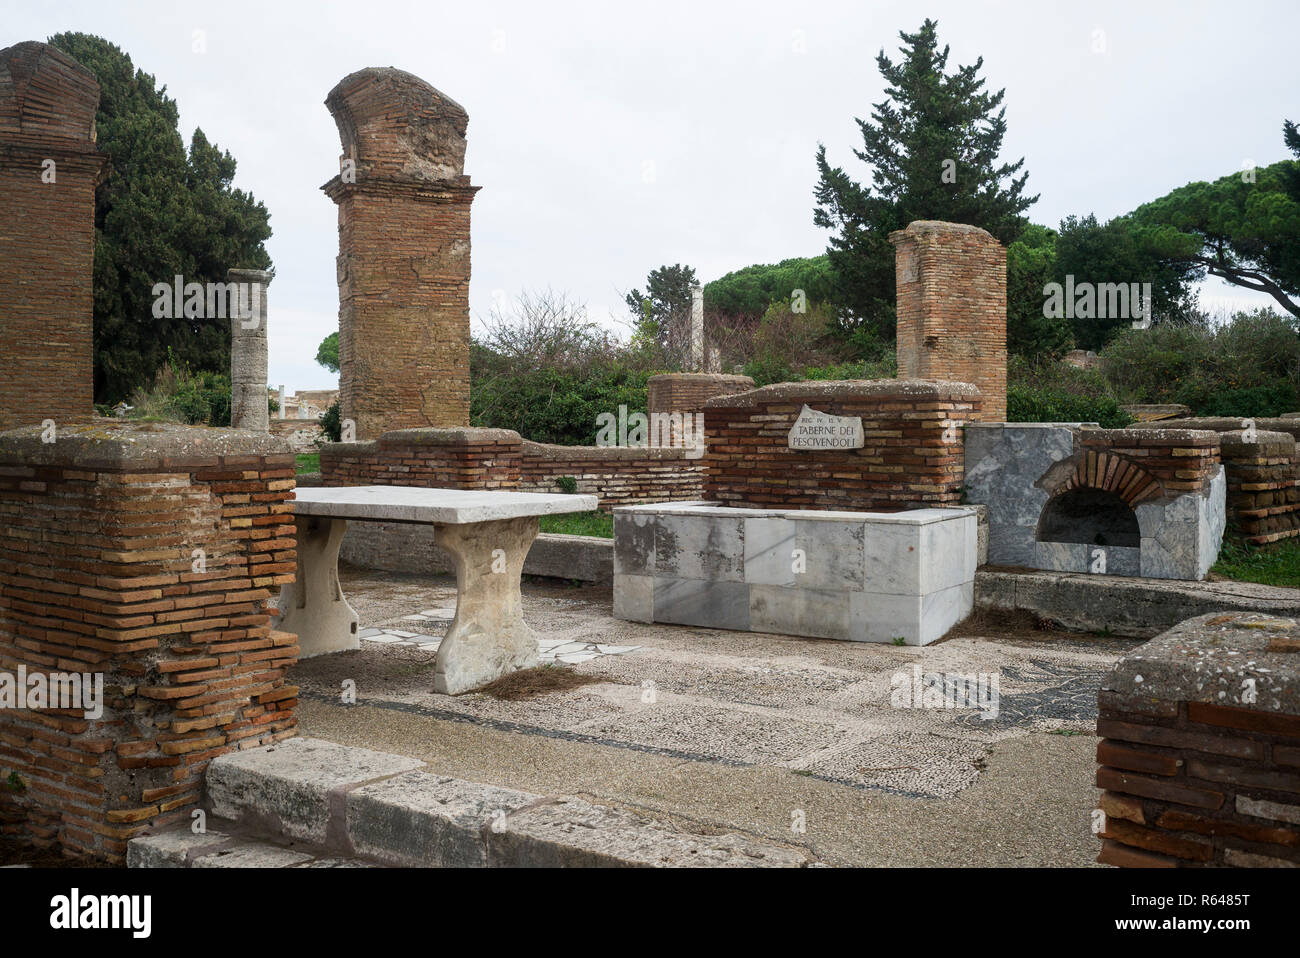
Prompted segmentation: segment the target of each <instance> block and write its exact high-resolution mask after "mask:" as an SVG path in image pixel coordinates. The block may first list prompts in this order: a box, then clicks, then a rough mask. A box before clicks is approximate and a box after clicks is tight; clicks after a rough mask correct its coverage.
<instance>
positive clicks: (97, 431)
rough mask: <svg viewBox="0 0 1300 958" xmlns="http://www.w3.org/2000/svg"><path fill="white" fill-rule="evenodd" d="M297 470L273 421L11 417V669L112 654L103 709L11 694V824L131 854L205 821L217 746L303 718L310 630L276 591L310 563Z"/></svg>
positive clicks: (105, 853)
mask: <svg viewBox="0 0 1300 958" xmlns="http://www.w3.org/2000/svg"><path fill="white" fill-rule="evenodd" d="M293 489H294V458H293V455H292V453H290V452H289V451H288V449H287V447H286V446H285V445H284V444H283V442H281V441H280V440H277V439H274V438H272V437H269V436H265V435H262V436H257V435H254V434H252V433H248V432H240V431H234V430H221V429H206V428H199V427H185V426H170V425H158V424H127V423H122V422H118V421H116V420H101V421H98V422H95V423H91V424H87V425H83V426H74V427H69V428H67V429H63V430H60V431H59V433H58V436H57V438H56V441H55V442H52V443H45V442H43V441H42V438H41V430H40V428H39V427H28V428H24V429H19V430H14V431H10V432H8V433H4V434H2V435H0V670H3V671H6V672H11V673H12V672H15V671H16V670H17V669H18V668H19V667H20V666H25V667H26V669H27V670H28V672H29V673H33V672H78V673H102V675H103V691H104V702H103V714H102V716H100V717H98V718H92V717H86V716H85V715H84V714H83V712H82V711H80V710H72V711H67V710H64V711H58V710H52V709H32V710H10V709H6V710H3V711H0V779H5V780H6V781H7V782H9V787H8V788H6V789H4V790H2V791H0V829H2V830H3V834H4V835H5V836H6V837H12V838H16V839H21V840H27V841H31V842H33V843H35V844H38V845H43V846H58V847H59V848H61V849H62V851H63V852H64V853H65V854H68V855H72V856H89V857H93V858H98V859H103V860H107V861H112V862H120V861H122V860H123V857H124V855H125V853H126V843H127V841H128V840H129V839H130V838H132V837H134V836H135V835H138V834H141V833H142V832H143V831H144V830H146V829H149V828H155V827H161V826H165V825H167V824H169V823H175V822H180V821H188V819H189V814H190V811H191V810H192V809H193V808H194V807H195V805H196V804H197V802H198V800H199V789H200V784H201V781H202V774H203V770H204V768H205V767H206V765H207V763H208V762H209V761H210V760H211V759H212V758H213V757H215V756H217V755H221V754H223V753H225V752H229V751H235V750H238V749H243V748H250V747H254V746H258V745H266V744H270V743H272V742H276V741H279V740H280V739H283V738H285V737H287V736H292V735H293V734H295V729H296V718H295V716H294V707H295V705H296V703H297V689H296V688H295V687H293V686H292V685H287V684H286V683H285V680H284V676H285V670H286V669H287V668H288V667H289V666H290V665H292V664H293V663H294V662H295V661H296V658H297V639H296V637H295V636H293V635H290V634H287V633H284V632H281V631H278V630H277V629H276V628H275V622H274V620H273V618H272V610H271V599H272V595H273V593H274V592H276V591H277V590H278V589H279V587H280V586H281V585H283V584H284V583H286V582H289V581H292V579H293V575H294V570H295V566H296V556H297V553H296V542H295V538H294V525H293V520H292V516H291V512H290V510H291V508H292V506H291V502H290V500H291V499H292V497H293ZM196 550H201V552H197V551H196ZM11 776H12V777H11Z"/></svg>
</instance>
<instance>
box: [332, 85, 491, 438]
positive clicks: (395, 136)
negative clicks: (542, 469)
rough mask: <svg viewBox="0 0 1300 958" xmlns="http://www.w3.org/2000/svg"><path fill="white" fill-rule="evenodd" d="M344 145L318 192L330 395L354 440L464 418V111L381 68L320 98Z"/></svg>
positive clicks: (467, 194) (467, 190) (467, 196)
mask: <svg viewBox="0 0 1300 958" xmlns="http://www.w3.org/2000/svg"><path fill="white" fill-rule="evenodd" d="M325 105H326V106H327V107H329V110H330V113H331V114H332V115H333V116H334V121H335V123H337V124H338V129H339V138H340V139H341V140H342V143H343V156H342V162H341V167H340V172H339V175H338V176H336V177H335V178H334V179H332V180H330V181H329V182H328V183H326V184H325V185H324V186H323V187H322V189H323V190H324V191H325V193H326V194H327V195H328V196H329V197H330V199H332V200H334V202H335V203H337V204H338V207H339V258H338V281H339V393H340V400H341V405H342V414H343V418H344V419H351V420H353V421H354V422H355V424H356V438H357V439H358V440H367V439H377V438H378V437H379V436H380V435H382V434H383V433H384V432H387V431H389V430H393V429H403V428H419V427H430V426H433V427H463V426H468V425H469V276H470V232H469V227H470V223H469V209H470V203H471V202H472V201H473V199H474V194H475V192H477V190H478V187H476V186H471V185H470V182H469V177H468V176H465V175H464V174H463V170H464V163H465V131H466V128H467V126H468V124H469V117H468V115H467V114H466V113H465V110H464V109H463V108H462V107H461V106H460V105H459V104H457V103H456V102H455V101H453V100H451V99H450V98H449V97H447V96H445V95H443V94H442V93H439V92H438V91H437V90H435V89H434V88H433V87H431V86H430V85H429V84H427V83H425V82H424V81H423V80H421V79H420V78H419V77H415V76H412V75H411V74H409V73H405V72H403V71H401V70H394V69H392V68H382V69H381V68H371V69H366V70H360V71H358V72H356V73H353V74H351V75H349V76H347V77H345V78H344V79H343V80H342V81H341V82H340V83H339V85H338V86H336V87H335V88H334V89H333V90H331V91H330V94H329V97H328V98H327V99H326V101H325Z"/></svg>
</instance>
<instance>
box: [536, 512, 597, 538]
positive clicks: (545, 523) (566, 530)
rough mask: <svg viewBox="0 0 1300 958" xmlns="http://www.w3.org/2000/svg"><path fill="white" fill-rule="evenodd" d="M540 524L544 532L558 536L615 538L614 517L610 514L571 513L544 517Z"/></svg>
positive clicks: (539, 521)
mask: <svg viewBox="0 0 1300 958" xmlns="http://www.w3.org/2000/svg"><path fill="white" fill-rule="evenodd" d="M538 523H539V525H540V526H541V531H542V532H551V533H555V534H557V535H566V536H598V537H599V538H601V539H612V538H614V515H613V513H610V512H599V511H597V512H569V513H565V514H564V515H559V516H542V517H541V518H540V519H539V520H538Z"/></svg>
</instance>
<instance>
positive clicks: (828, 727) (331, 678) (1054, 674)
mask: <svg viewBox="0 0 1300 958" xmlns="http://www.w3.org/2000/svg"><path fill="white" fill-rule="evenodd" d="M344 589H345V592H346V593H347V594H348V596H349V600H350V601H351V602H352V603H353V607H354V608H356V609H357V611H358V613H359V614H360V615H361V617H362V622H363V624H364V623H373V626H372V627H371V628H368V629H366V630H365V631H364V632H363V633H362V638H363V642H362V651H361V653H360V658H349V659H342V658H339V659H337V660H334V659H335V658H336V657H330V656H324V657H321V658H320V659H314V660H310V661H308V662H306V663H304V664H303V665H301V666H299V667H298V669H297V670H296V671H297V673H298V674H297V675H296V677H295V678H296V681H298V682H299V683H300V684H301V685H302V686H303V694H304V696H306V697H311V696H312V695H313V694H320V695H321V696H323V697H324V696H328V697H331V698H333V697H334V693H333V689H334V688H336V687H337V684H338V681H340V680H341V678H342V677H349V678H352V679H354V680H355V682H356V688H357V696H358V701H359V702H360V703H362V704H367V705H373V706H376V707H378V708H381V709H389V708H391V709H394V710H398V711H406V712H411V711H415V712H418V713H421V714H427V715H429V716H430V717H432V718H438V719H444V720H447V719H450V720H453V721H456V722H468V723H473V724H478V725H483V726H485V727H488V728H495V729H500V730H504V731H509V732H512V733H519V734H523V735H527V736H542V737H546V738H551V739H562V740H566V741H572V742H581V743H587V744H591V745H597V746H602V747H607V748H616V749H632V750H635V751H638V752H646V753H652V754H656V755H663V756H668V757H676V758H680V759H683V760H686V761H690V762H705V763H717V764H721V765H728V766H758V767H763V766H766V767H773V768H781V769H787V770H789V771H792V772H796V773H797V774H800V775H807V776H811V777H815V778H819V779H822V780H825V781H829V782H835V783H839V784H843V785H848V786H852V787H855V788H860V789H869V790H879V791H882V792H889V793H893V794H896V795H903V796H910V797H917V798H931V799H934V798H938V799H945V798H951V797H953V796H955V795H957V794H959V793H960V792H962V791H964V790H965V789H967V788H969V787H970V786H971V785H972V784H974V783H975V782H976V781H977V780H978V779H979V777H980V775H981V773H982V771H983V769H984V768H985V766H986V762H987V759H988V757H989V755H990V753H992V752H993V751H994V750H995V749H997V748H998V747H999V744H1000V743H1003V742H1006V741H1007V740H1009V739H1014V738H1020V737H1023V736H1026V735H1030V734H1035V733H1040V734H1041V733H1050V734H1054V735H1063V736H1077V735H1092V734H1093V733H1094V730H1095V725H1096V696H1097V689H1098V687H1099V685H1100V683H1101V681H1102V679H1103V677H1104V675H1105V673H1106V671H1107V670H1108V669H1109V668H1110V666H1111V665H1112V663H1113V662H1114V661H1115V660H1116V659H1117V658H1118V656H1119V655H1120V654H1121V653H1122V651H1123V650H1124V648H1125V647H1126V645H1128V646H1131V645H1137V644H1140V643H1139V640H1124V641H1120V640H1110V639H1101V638H1096V637H1091V636H1078V635H1071V634H1068V633H1045V634H1043V636H1042V638H1041V640H1039V639H1037V638H1033V639H1029V640H1024V639H1010V640H1007V639H1002V638H1000V637H997V636H978V635H972V636H969V637H966V636H961V637H953V638H950V639H947V640H945V641H943V642H941V643H938V644H936V645H932V646H928V647H926V648H915V647H899V646H892V645H876V644H871V643H854V642H834V641H821V640H810V639H798V638H792V637H788V636H776V635H762V634H756V633H745V632H728V631H723V630H713V629H697V628H688V627H679V626H664V625H645V624H638V623H632V622H625V621H621V620H618V619H615V618H613V617H612V616H611V614H610V612H611V610H610V605H609V599H608V595H607V590H606V592H605V593H601V592H600V591H599V590H564V589H559V588H555V589H550V588H545V587H541V586H536V585H534V586H526V588H525V592H524V607H525V612H524V614H525V617H526V618H527V620H528V622H529V624H530V625H531V626H532V627H533V628H534V629H535V630H536V632H537V633H538V636H539V638H540V644H541V652H542V660H543V661H544V662H547V663H558V664H563V665H565V666H569V667H573V668H575V669H577V670H579V671H581V672H584V673H588V674H590V675H592V676H593V677H594V678H597V679H598V681H597V682H595V683H593V684H589V685H585V686H582V687H579V688H576V689H572V690H567V691H563V692H556V693H553V694H547V695H545V696H542V697H540V698H537V699H533V700H531V701H503V700H500V699H497V698H494V697H492V696H488V695H482V694H477V693H471V694H468V695H462V696H457V697H454V698H453V697H449V696H445V695H438V694H436V693H434V692H432V690H431V682H430V681H429V680H428V678H427V668H428V667H427V666H426V665H424V664H422V663H425V662H427V661H428V660H427V659H426V658H425V657H424V653H425V652H426V651H432V650H435V649H436V648H437V643H438V642H439V641H440V637H441V636H442V635H444V634H445V633H446V629H447V626H448V624H449V622H450V620H451V617H452V615H453V614H454V613H453V610H452V606H454V604H455V589H454V586H452V585H450V584H449V583H446V582H445V580H443V581H439V580H433V579H430V580H422V581H412V580H400V579H392V578H387V577H385V576H383V575H382V574H381V575H358V576H355V577H354V578H352V579H351V581H348V582H346V583H345V585H344ZM420 609H422V610H423V611H419V612H416V611H412V610H420ZM331 660H334V661H331ZM914 670H915V674H916V681H920V680H921V676H922V674H923V675H924V677H925V681H926V682H929V681H931V680H932V679H933V680H935V681H937V683H938V685H937V689H938V691H939V692H941V693H944V694H947V692H948V691H949V690H950V689H951V688H952V682H953V681H956V682H957V683H958V684H961V683H964V682H965V681H966V679H965V677H966V676H980V677H983V678H984V679H988V678H990V677H994V676H995V677H996V680H997V682H998V701H997V702H996V703H995V708H993V709H991V710H990V709H982V710H981V709H980V708H977V707H974V706H973V705H966V706H964V707H963V706H957V707H953V706H943V705H940V706H939V707H933V706H931V705H929V704H926V705H924V706H923V707H921V706H920V705H919V704H900V703H899V701H898V699H899V696H898V695H897V694H896V686H897V685H898V683H899V681H900V680H902V681H909V680H910V679H909V677H910V676H912V675H913V673H914ZM916 702H917V703H919V702H920V700H919V699H917V700H916Z"/></svg>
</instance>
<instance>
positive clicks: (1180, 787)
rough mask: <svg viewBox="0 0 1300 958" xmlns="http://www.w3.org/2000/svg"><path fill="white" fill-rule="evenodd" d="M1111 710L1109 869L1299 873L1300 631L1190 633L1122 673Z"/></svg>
mask: <svg viewBox="0 0 1300 958" xmlns="http://www.w3.org/2000/svg"><path fill="white" fill-rule="evenodd" d="M1099 706H1100V712H1099V718H1098V720H1097V734H1098V735H1100V736H1101V738H1102V742H1101V744H1099V745H1098V746H1097V762H1098V764H1099V765H1100V766H1101V767H1100V768H1099V769H1098V771H1097V785H1098V787H1100V788H1102V789H1104V791H1103V793H1102V796H1101V811H1102V813H1103V815H1102V816H1101V817H1100V819H1099V821H1100V824H1101V825H1102V826H1103V827H1102V828H1101V831H1100V837H1101V840H1102V848H1101V854H1100V855H1099V856H1098V858H1097V860H1098V861H1099V862H1102V863H1103V864H1108V865H1120V866H1127V867H1157V868H1174V867H1191V866H1197V865H1230V866H1231V865H1236V866H1245V867H1292V868H1294V867H1298V866H1300V625H1298V624H1297V623H1296V621H1295V620H1294V619H1282V618H1274V617H1271V616H1260V615H1252V614H1249V613H1241V612H1233V613H1224V614H1213V615H1203V616H1200V617H1198V618H1195V619H1189V620H1188V621H1186V622H1183V623H1182V624H1180V625H1178V626H1175V627H1174V628H1173V629H1170V630H1169V631H1168V632H1165V633H1164V634H1163V635H1160V636H1158V637H1157V638H1155V639H1153V640H1152V641H1150V642H1148V643H1147V644H1146V645H1143V646H1141V647H1139V648H1137V649H1134V650H1133V651H1132V652H1130V653H1129V654H1128V655H1126V656H1125V657H1124V658H1123V659H1121V660H1120V661H1119V663H1118V664H1116V666H1115V668H1114V670H1113V671H1112V672H1111V674H1110V676H1109V677H1107V679H1106V680H1105V681H1104V682H1103V683H1102V689H1101V693H1100V698H1099Z"/></svg>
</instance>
